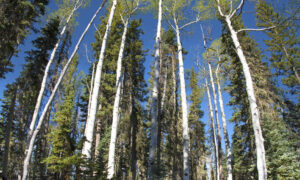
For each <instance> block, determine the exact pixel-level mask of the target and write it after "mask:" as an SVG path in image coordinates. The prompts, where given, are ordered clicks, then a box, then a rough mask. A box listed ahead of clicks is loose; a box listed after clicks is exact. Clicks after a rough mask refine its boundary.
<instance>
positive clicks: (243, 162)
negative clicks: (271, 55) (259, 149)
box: [222, 19, 299, 179]
mask: <svg viewBox="0 0 300 180" xmlns="http://www.w3.org/2000/svg"><path fill="white" fill-rule="evenodd" d="M233 23H234V24H233V25H234V27H236V28H242V27H243V25H242V23H241V21H239V20H238V19H237V20H236V21H234V22H233ZM226 36H227V34H226V28H225V29H224V33H223V39H222V41H223V43H224V47H226V50H225V51H226V52H227V53H228V54H229V55H230V61H231V64H230V65H229V67H227V68H229V69H230V70H229V71H230V72H229V74H227V76H228V77H229V79H230V85H229V87H228V91H229V93H230V94H231V96H232V99H231V101H230V104H231V105H234V106H235V113H234V115H233V117H232V120H233V121H235V122H236V127H235V133H234V136H233V157H234V162H233V163H234V166H233V167H234V168H233V175H234V179H244V178H247V177H251V178H254V179H255V178H257V172H256V168H255V166H254V164H255V163H254V162H255V159H256V157H255V153H254V150H255V148H256V147H255V146H254V141H253V132H252V128H251V126H252V124H251V121H249V119H250V117H251V115H250V114H249V106H248V105H247V104H248V102H247V101H248V100H247V98H246V97H247V96H246V94H245V90H243V89H242V88H241V87H243V88H245V84H244V83H245V82H243V81H241V79H242V77H243V74H241V73H240V69H241V64H239V61H238V60H237V58H236V53H235V51H234V50H233V51H232V50H231V47H230V46H232V45H230V41H231V40H230V38H228V36H227V37H226ZM239 39H240V41H241V42H242V43H243V44H242V48H243V50H244V51H245V54H246V57H247V58H248V63H249V67H250V71H251V73H252V76H253V79H254V81H255V82H256V84H255V86H254V89H255V91H256V96H257V97H258V101H257V102H258V107H259V109H260V110H261V124H262V130H263V133H264V135H265V149H266V153H267V155H268V156H267V159H266V160H267V165H268V168H269V173H268V176H269V177H270V178H279V177H285V178H287V177H288V175H287V174H286V173H283V172H287V171H288V172H289V174H293V175H292V176H295V174H297V171H296V169H297V168H296V167H297V166H299V164H298V163H297V162H292V159H298V157H297V155H296V152H295V150H292V149H293V148H292V142H289V141H290V140H287V139H289V137H290V136H289V133H288V131H287V130H286V128H285V127H286V125H285V123H284V122H283V121H282V119H281V118H280V116H279V113H278V109H276V107H277V106H278V102H279V101H280V98H279V97H278V95H277V91H276V89H277V88H275V87H274V83H273V82H272V80H271V74H270V70H269V69H268V68H267V66H266V64H265V63H263V62H262V60H261V59H262V53H261V51H260V50H259V49H258V48H257V44H256V42H255V41H254V40H253V39H252V38H250V37H249V35H248V34H247V33H245V32H243V33H240V34H239ZM237 87H239V88H237ZM274 126H276V127H278V128H277V129H274ZM275 142H285V143H277V145H275ZM275 149H277V150H275ZM287 154H289V155H287ZM275 157H277V158H275ZM289 157H293V158H291V159H290V158H289ZM278 162H281V163H278ZM283 162H291V164H290V165H286V166H284V167H282V166H280V165H279V164H283ZM282 169H284V170H282Z"/></svg>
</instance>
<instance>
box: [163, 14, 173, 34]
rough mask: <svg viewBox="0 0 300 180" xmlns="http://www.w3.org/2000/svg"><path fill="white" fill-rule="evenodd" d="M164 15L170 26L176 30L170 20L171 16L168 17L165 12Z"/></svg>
mask: <svg viewBox="0 0 300 180" xmlns="http://www.w3.org/2000/svg"><path fill="white" fill-rule="evenodd" d="M163 15H164V16H165V18H166V20H167V22H168V24H169V26H171V27H172V28H173V29H174V30H176V28H175V27H174V26H173V24H172V23H171V21H170V20H169V18H168V17H167V15H166V14H165V13H163Z"/></svg>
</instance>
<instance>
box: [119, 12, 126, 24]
mask: <svg viewBox="0 0 300 180" xmlns="http://www.w3.org/2000/svg"><path fill="white" fill-rule="evenodd" d="M120 17H121V20H122V23H123V24H125V20H124V18H123V15H122V14H121V13H120ZM126 20H127V18H126Z"/></svg>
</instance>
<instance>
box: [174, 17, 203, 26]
mask: <svg viewBox="0 0 300 180" xmlns="http://www.w3.org/2000/svg"><path fill="white" fill-rule="evenodd" d="M199 21H200V17H199V16H198V17H197V18H196V19H195V20H194V21H191V22H189V23H186V24H185V25H183V26H181V27H180V28H179V29H183V28H185V27H187V26H189V25H192V24H194V23H197V22H199Z"/></svg>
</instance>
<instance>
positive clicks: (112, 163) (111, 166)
mask: <svg viewBox="0 0 300 180" xmlns="http://www.w3.org/2000/svg"><path fill="white" fill-rule="evenodd" d="M128 21H129V19H128V18H127V19H126V22H125V24H124V31H123V35H122V40H121V46H120V52H119V57H118V63H117V76H116V97H115V102H114V109H113V121H112V129H111V136H110V145H109V153H108V169H107V179H112V178H113V176H114V169H115V148H116V142H117V132H118V125H119V121H118V120H119V118H118V116H119V104H120V94H121V83H122V81H123V78H122V77H123V75H122V60H123V55H124V47H125V43H126V34H127V29H128Z"/></svg>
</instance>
